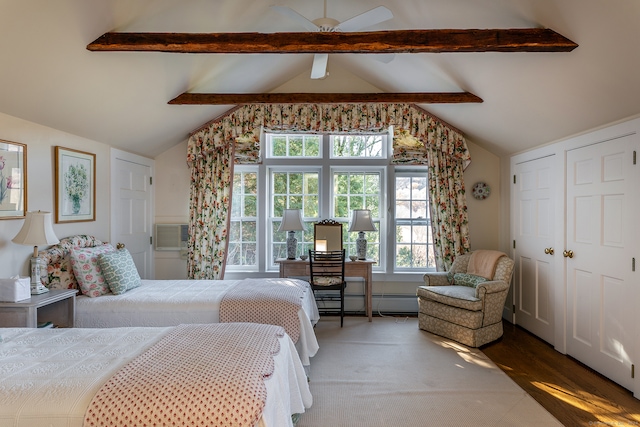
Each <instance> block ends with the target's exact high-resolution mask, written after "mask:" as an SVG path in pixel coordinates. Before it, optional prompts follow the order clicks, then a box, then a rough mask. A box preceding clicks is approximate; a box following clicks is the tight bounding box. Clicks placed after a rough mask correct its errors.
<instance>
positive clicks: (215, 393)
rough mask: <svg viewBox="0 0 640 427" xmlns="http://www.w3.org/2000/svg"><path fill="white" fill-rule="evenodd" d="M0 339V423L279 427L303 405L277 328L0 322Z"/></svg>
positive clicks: (302, 391) (302, 385)
mask: <svg viewBox="0 0 640 427" xmlns="http://www.w3.org/2000/svg"><path fill="white" fill-rule="evenodd" d="M184 328H191V330H187V329H184ZM0 337H1V338H2V341H1V342H0V375H1V376H2V381H0V425H3V426H5V425H6V426H9V425H10V426H15V427H45V426H46V427H61V426H65V427H78V426H87V427H90V426H98V425H121V426H125V425H126V426H142V425H194V426H209V425H216V426H220V427H223V426H243V427H255V426H260V427H280V426H293V425H294V424H293V421H292V414H300V413H303V412H304V411H305V408H309V407H310V406H311V404H312V397H311V394H310V392H309V386H308V384H307V377H306V375H305V372H304V368H303V366H302V364H301V362H300V359H299V357H298V356H297V354H296V350H295V348H294V345H293V342H292V341H291V339H290V338H289V336H288V335H287V334H285V333H284V331H283V329H282V328H281V327H278V326H272V325H259V324H251V323H226V324H223V323H219V324H210V325H182V326H178V327H134V328H132V327H129V328H109V329H85V328H68V329H37V328H33V329H24V328H19V329H13V328H6V329H0ZM242 337H244V339H241V338H242ZM256 342H260V343H263V345H262V346H256V345H255V344H254V343H256ZM199 349H200V350H202V351H201V352H198V351H197V350H199ZM170 350H173V351H170ZM258 350H259V351H258ZM212 357H213V359H212ZM135 368H137V370H136V369H135ZM205 368H209V369H205ZM214 368H215V369H214ZM145 374H147V375H145ZM247 402H250V404H247ZM187 420H188V421H189V422H188V423H187V422H186V421H187ZM151 421H153V422H151Z"/></svg>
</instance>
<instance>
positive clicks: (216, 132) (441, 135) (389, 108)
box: [187, 103, 471, 167]
mask: <svg viewBox="0 0 640 427" xmlns="http://www.w3.org/2000/svg"><path fill="white" fill-rule="evenodd" d="M390 126H393V127H394V160H393V162H394V163H408V160H409V159H410V158H411V157H412V156H413V154H412V150H418V151H419V152H422V153H424V152H425V148H427V146H428V147H429V149H431V150H433V149H438V150H439V151H440V152H441V153H442V154H443V155H445V156H448V157H451V158H454V159H458V160H459V161H461V163H462V164H463V167H466V166H467V165H468V164H469V163H470V162H471V156H470V154H469V150H468V148H467V144H466V141H465V139H464V136H463V135H462V134H460V133H459V132H458V131H456V130H454V129H452V128H451V127H450V126H447V125H446V124H444V123H443V122H442V121H440V120H438V118H436V117H434V116H432V115H430V114H429V113H427V112H426V111H424V110H422V109H420V108H418V107H416V106H415V105H412V104H378V103H376V104H249V105H245V106H242V107H239V108H236V109H234V110H232V111H231V112H230V113H229V114H227V115H225V116H223V117H221V118H219V119H217V120H215V121H213V122H211V123H210V124H209V125H208V126H206V127H204V128H202V129H200V130H199V131H197V132H195V133H194V134H192V135H191V137H190V138H189V143H188V147H187V161H188V162H189V163H190V164H191V163H193V161H194V160H196V159H198V158H201V157H202V156H205V155H206V154H207V153H211V151H212V150H213V149H214V147H216V146H220V145H221V144H225V143H226V144H230V143H234V144H235V161H236V163H258V162H259V159H260V158H259V152H260V133H261V131H262V130H266V131H275V132H317V133H351V132H362V131H366V132H381V131H385V130H387V129H388V128H389V127H390ZM398 137H401V142H400V143H397V142H396V140H397V139H398ZM416 140H417V141H420V142H421V143H422V145H423V146H422V147H421V146H420V145H419V144H416V143H415V141H416ZM407 141H409V145H410V146H408V147H407V146H406V144H407ZM403 144H404V145H403ZM416 154H417V153H416ZM423 156H424V154H423V155H422V156H421V157H423Z"/></svg>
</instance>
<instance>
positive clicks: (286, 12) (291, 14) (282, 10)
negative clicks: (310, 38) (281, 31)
mask: <svg viewBox="0 0 640 427" xmlns="http://www.w3.org/2000/svg"><path fill="white" fill-rule="evenodd" d="M271 9H273V10H275V11H276V12H278V13H279V14H281V15H283V16H286V17H287V18H290V19H291V20H292V21H295V22H297V23H298V24H300V25H302V26H303V27H304V28H306V29H307V30H309V31H319V30H320V28H319V27H318V26H317V25H316V24H314V23H313V22H311V21H309V20H308V19H307V18H305V17H304V16H302V15H300V14H299V13H298V12H296V11H295V10H293V9H291V8H289V7H287V6H271Z"/></svg>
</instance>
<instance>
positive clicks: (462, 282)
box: [453, 273, 487, 288]
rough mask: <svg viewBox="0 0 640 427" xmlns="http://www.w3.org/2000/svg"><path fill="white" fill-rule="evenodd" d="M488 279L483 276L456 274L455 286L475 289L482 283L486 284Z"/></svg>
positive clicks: (454, 277)
mask: <svg viewBox="0 0 640 427" xmlns="http://www.w3.org/2000/svg"><path fill="white" fill-rule="evenodd" d="M486 281H487V279H486V278H484V277H482V276H476V275H475V274H469V273H455V274H454V275H453V284H454V285H459V286H469V287H471V288H475V287H476V286H478V285H479V284H480V283H482V282H486Z"/></svg>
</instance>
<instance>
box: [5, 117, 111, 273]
mask: <svg viewBox="0 0 640 427" xmlns="http://www.w3.org/2000/svg"><path fill="white" fill-rule="evenodd" d="M0 139H3V140H7V141H12V142H19V143H22V144H26V146H27V209H28V210H29V211H33V210H42V211H49V212H52V213H53V215H52V216H53V217H54V224H53V230H54V232H55V233H56V236H58V238H63V237H67V236H71V235H74V234H91V235H94V236H96V237H97V238H98V239H100V240H104V241H107V240H108V238H109V146H108V145H107V144H103V143H99V142H96V141H92V140H89V139H85V138H80V137H78V136H74V135H71V134H68V133H65V132H61V131H58V130H55V129H51V128H48V127H45V126H41V125H38V124H35V123H31V122H28V121H25V120H21V119H18V118H15V117H12V116H8V115H6V114H2V113H0ZM55 146H62V147H65V148H73V149H76V150H81V151H85V152H89V153H93V154H95V155H96V177H97V179H96V181H97V182H96V220H95V221H90V222H75V223H68V224H55V211H54V209H55V201H54V194H55V188H54V183H55V178H54V170H55V166H54V158H55V154H54V152H55V149H54V147H55ZM23 223H24V220H23V219H5V220H0V277H2V278H7V277H10V276H14V275H16V274H20V275H21V276H28V275H29V259H30V257H31V254H32V252H33V248H32V247H27V246H22V245H16V244H14V243H12V242H11V239H13V238H14V237H15V235H16V234H17V233H18V231H19V230H20V227H22V224H23ZM38 249H45V248H38Z"/></svg>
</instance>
